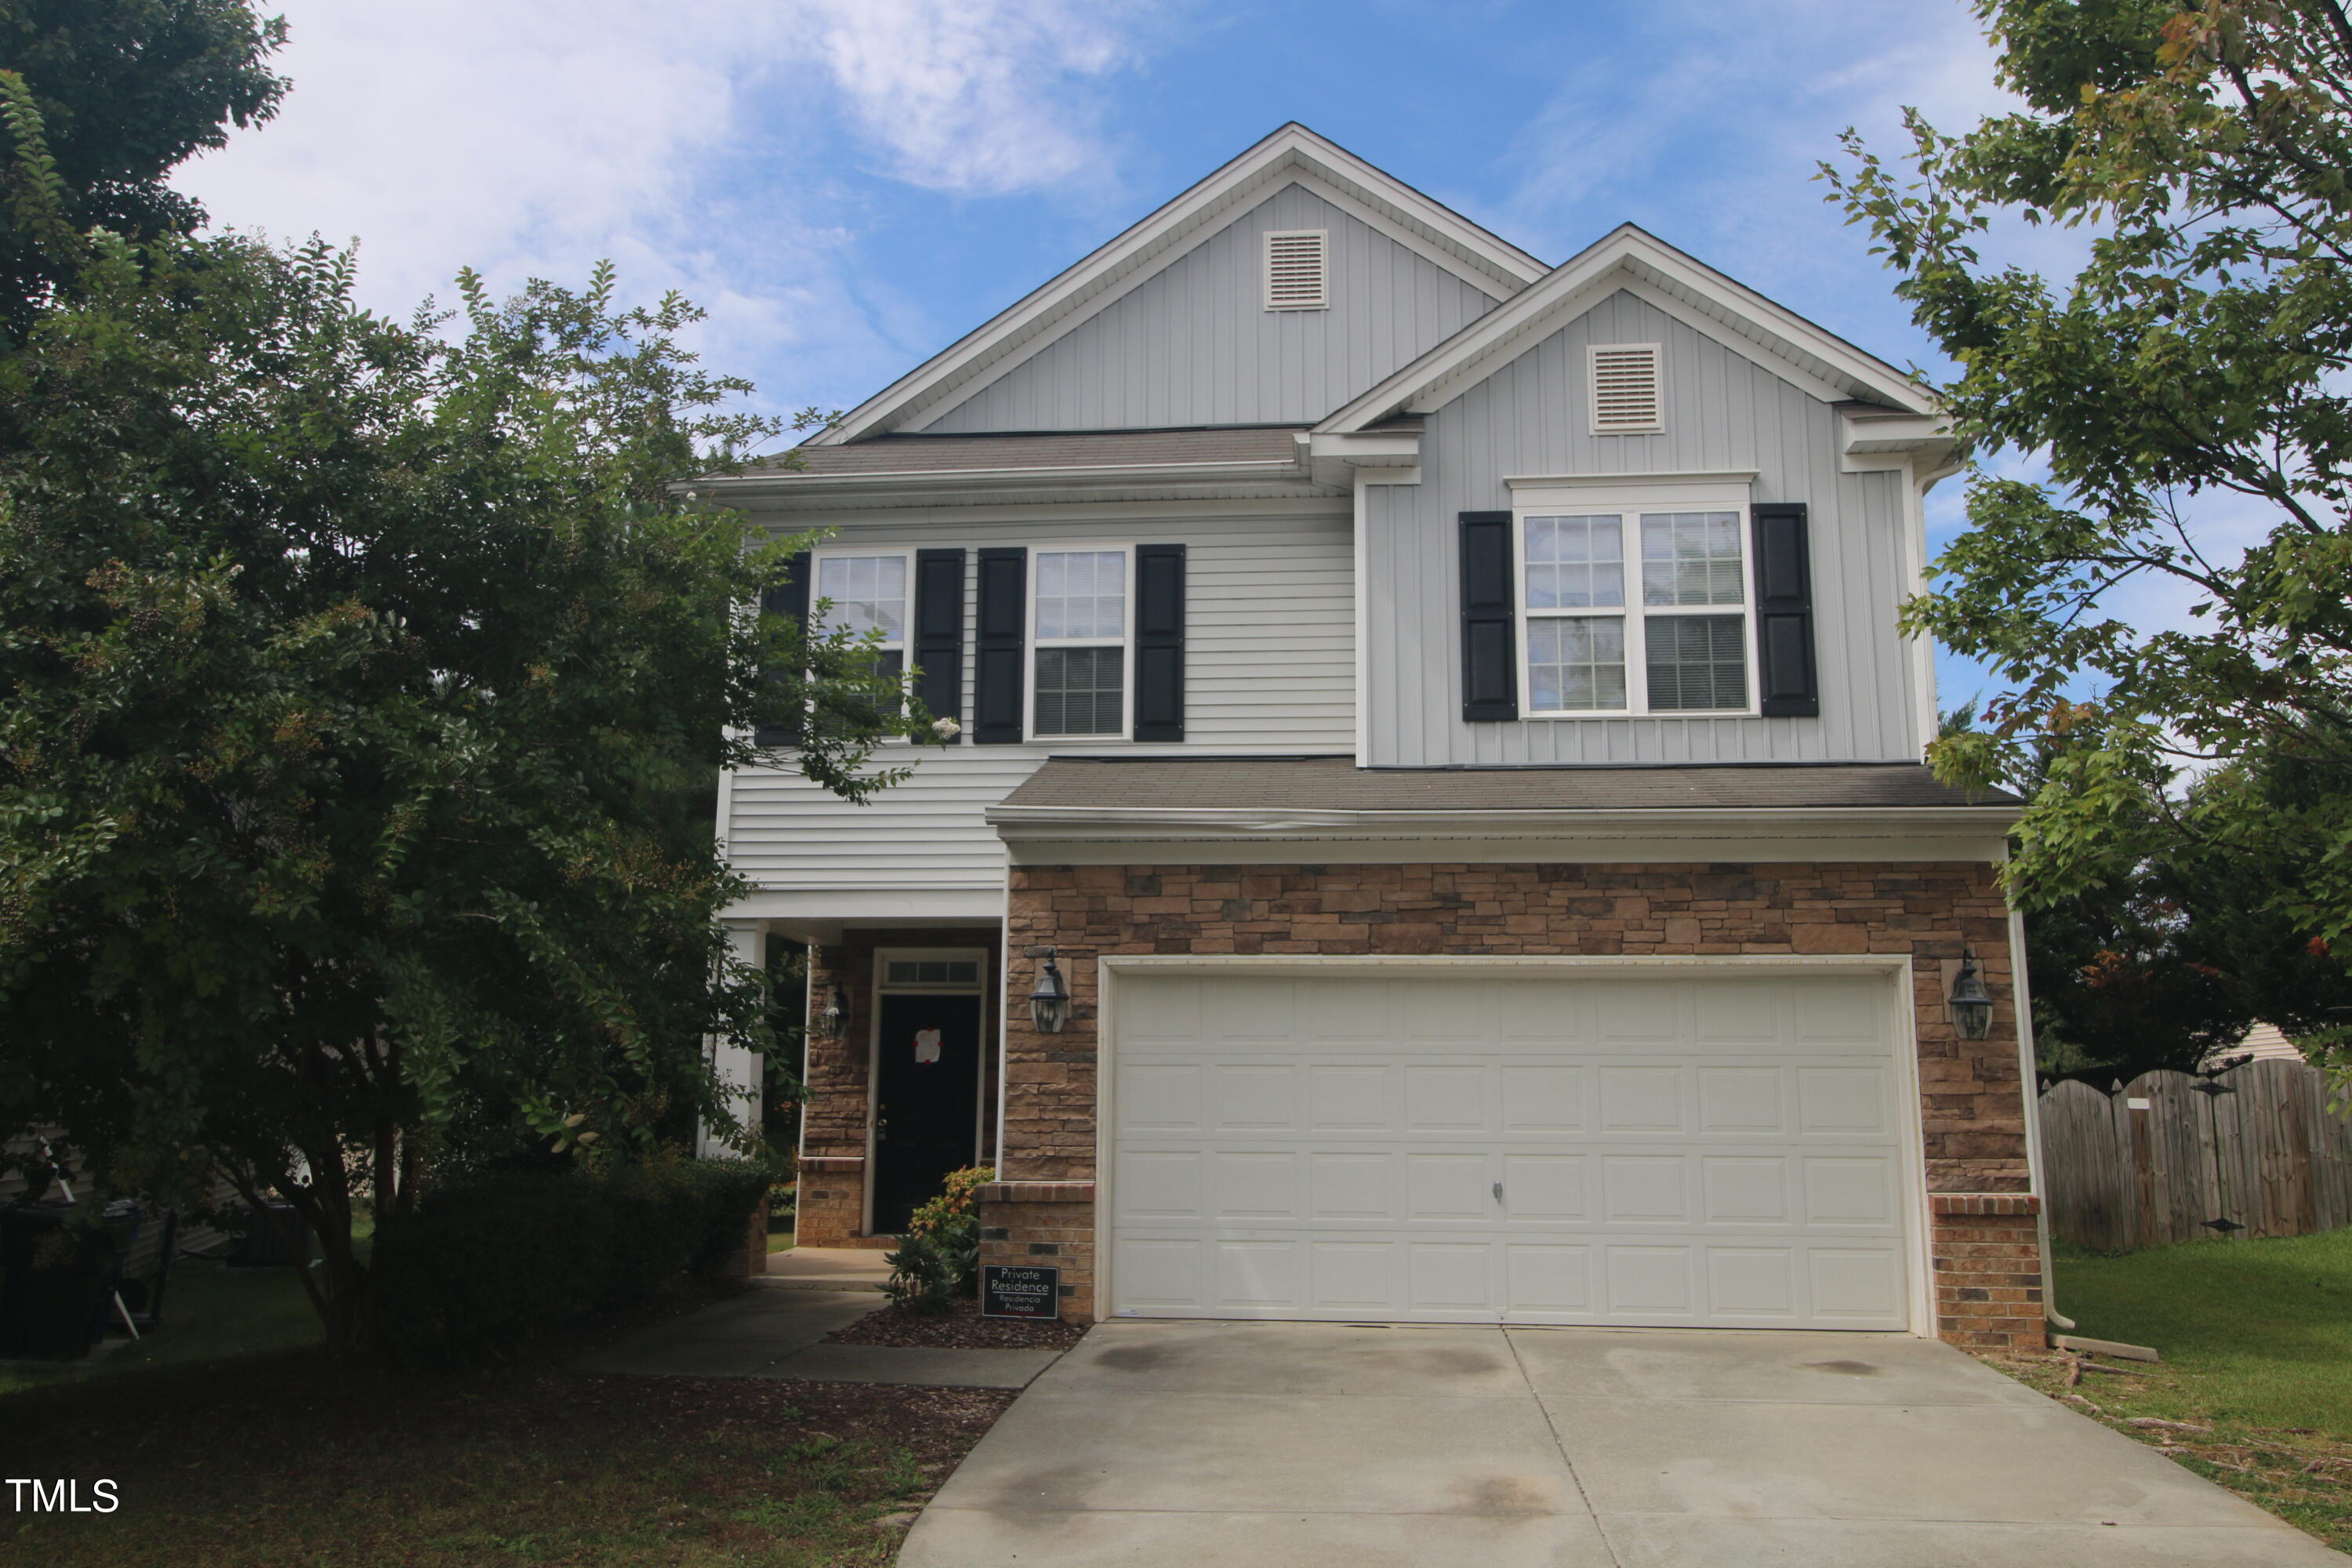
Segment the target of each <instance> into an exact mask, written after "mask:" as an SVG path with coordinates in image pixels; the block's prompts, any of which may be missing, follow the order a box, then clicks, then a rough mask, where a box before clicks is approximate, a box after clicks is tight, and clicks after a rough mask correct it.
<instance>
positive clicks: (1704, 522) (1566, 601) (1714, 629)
mask: <svg viewBox="0 0 2352 1568" xmlns="http://www.w3.org/2000/svg"><path fill="white" fill-rule="evenodd" d="M1745 524H1746V514H1745V510H1744V509H1740V510H1689V511H1634V510H1598V509H1596V510H1592V511H1590V512H1581V513H1574V514H1566V513H1544V514H1523V515H1522V516H1521V517H1520V519H1519V610H1520V616H1521V618H1522V620H1523V622H1524V623H1525V637H1523V639H1522V641H1521V645H1520V646H1522V647H1525V648H1526V649H1527V661H1526V668H1525V679H1526V688H1525V698H1524V710H1525V711H1527V712H1528V713H1529V714H1563V715H1564V714H1610V713H1625V714H1633V713H1745V712H1748V711H1750V710H1751V709H1750V703H1749V698H1748V688H1749V685H1750V682H1749V680H1748V640H1749V639H1748V605H1749V586H1748V562H1747V559H1746V554H1745V552H1744V550H1743V549H1742V544H1741V542H1742V539H1743V537H1744V535H1745V532H1746V528H1745ZM1629 590H1630V591H1629Z"/></svg>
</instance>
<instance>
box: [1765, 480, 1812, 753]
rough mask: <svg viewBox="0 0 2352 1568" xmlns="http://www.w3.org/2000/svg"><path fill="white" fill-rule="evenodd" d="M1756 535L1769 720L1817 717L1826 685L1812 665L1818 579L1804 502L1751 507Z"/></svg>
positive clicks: (1773, 502) (1766, 709)
mask: <svg viewBox="0 0 2352 1568" xmlns="http://www.w3.org/2000/svg"><path fill="white" fill-rule="evenodd" d="M1752 511H1753V513H1754V517H1755V533H1756V689H1757V690H1758V692H1759V693H1760V694H1761V695H1762V697H1763V700H1764V701H1763V710H1762V711H1763V714H1764V717H1766V718H1767V719H1817V718H1819V717H1821V711H1822V689H1821V679H1820V676H1819V673H1818V671H1816V670H1815V668H1814V667H1813V583H1812V571H1811V563H1810V562H1809V561H1808V559H1807V552H1806V548H1805V503H1804V502H1802V501H1767V502H1762V503H1759V504H1758V505H1757V506H1756V507H1754V508H1753V509H1752Z"/></svg>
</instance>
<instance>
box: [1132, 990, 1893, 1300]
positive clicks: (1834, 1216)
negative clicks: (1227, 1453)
mask: <svg viewBox="0 0 2352 1568" xmlns="http://www.w3.org/2000/svg"><path fill="white" fill-rule="evenodd" d="M1555 973H1557V972H1555ZM1889 992H1890V987H1889V986H1888V984H1886V981H1885V979H1884V978H1883V977H1873V976H1868V975H1788V974H1779V975H1769V976H1768V975H1763V974H1748V975H1731V976H1727V977H1723V978H1693V977H1688V976H1682V977H1674V978H1667V977H1659V978H1641V977H1636V978H1628V977H1624V976H1622V974H1621V975H1615V976H1611V977H1605V978H1603V977H1592V978H1579V977H1566V978H1559V977H1547V978H1523V977H1514V976H1501V975H1493V974H1486V975H1481V976H1479V977H1475V978H1471V977H1465V978H1460V979H1449V978H1429V977H1417V978H1382V977H1379V976H1377V975H1375V974H1372V973H1365V972H1362V971H1356V972H1352V973H1340V972H1335V973H1332V974H1330V975H1329V976H1328V977H1323V976H1321V975H1317V976H1314V977H1307V976H1303V975H1297V974H1294V975H1291V976H1288V977H1278V976H1274V975H1247V974H1235V973H1202V972H1192V973H1150V972H1138V973H1130V974H1124V975H1121V976H1119V977H1118V980H1117V990H1116V997H1115V1007H1114V1016H1113V1027H1114V1030H1115V1040H1114V1047H1113V1051H1112V1079H1111V1084H1110V1103H1109V1105H1108V1112H1109V1118H1110V1126H1111V1144H1112V1146H1111V1150H1110V1155H1111V1159H1110V1192H1109V1194H1108V1200H1109V1207H1110V1227H1111V1236H1110V1248H1111V1257H1110V1270H1109V1279H1108V1282H1107V1283H1108V1287H1109V1291H1110V1309H1111V1311H1112V1313H1113V1314H1114V1315H1117V1316H1123V1317H1199V1318H1283V1319H1321V1320H1328V1321H1408V1322H1496V1321H1503V1322H1521V1323H1615V1324H1681V1325H1686V1326H1716V1327H1724V1328H1811V1329H1820V1328H1851V1329H1881V1330H1885V1329H1902V1328H1905V1327H1907V1326H1908V1325H1909V1322H1910V1316H1911V1314H1910V1301H1911V1295H1912V1291H1911V1280H1910V1273H1911V1261H1910V1260H1911V1258H1912V1254H1913V1247H1914V1245H1915V1244H1914V1242H1913V1241H1912V1240H1911V1239H1910V1236H1909V1233H1910V1231H1911V1229H1912V1223H1913V1222H1912V1221H1911V1217H1910V1216H1911V1214H1912V1211H1913V1209H1914V1207H1915V1205H1916V1202H1917V1200H1916V1198H1914V1197H1913V1196H1911V1195H1910V1194H1911V1190H1912V1189H1911V1184H1910V1183H1909V1181H1908V1180H1906V1170H1907V1168H1908V1167H1907V1156H1906V1149H1905V1142H1906V1141H1905V1138H1904V1136H1903V1132H1902V1126H1903V1123H1902V1121H1901V1118H1900V1116H1899V1114H1898V1105H1899V1102H1900V1100H1901V1099H1902V1098H1903V1097H1902V1095H1901V1081H1900V1078H1899V1074H1898V1068H1897V1061H1898V1058H1897V1057H1896V1055H1895V1040H1896V1039H1897V1038H1898V1037H1899V1036H1898V1033H1897V1031H1896V1029H1895V1020H1894V1018H1893V1017H1892V1016H1891V1015H1892V1013H1893V1007H1892V1005H1891V999H1890V995H1889Z"/></svg>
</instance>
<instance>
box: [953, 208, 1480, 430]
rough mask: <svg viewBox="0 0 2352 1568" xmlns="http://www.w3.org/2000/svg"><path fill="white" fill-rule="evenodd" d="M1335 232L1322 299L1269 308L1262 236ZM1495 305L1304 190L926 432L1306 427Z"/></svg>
mask: <svg viewBox="0 0 2352 1568" xmlns="http://www.w3.org/2000/svg"><path fill="white" fill-rule="evenodd" d="M1284 228H1321V229H1328V230H1329V231H1330V241H1329V247H1328V257H1329V261H1328V266H1329V268H1330V271H1329V279H1330V295H1329V298H1330V301H1331V308H1330V309H1328V310H1266V309H1265V241H1264V240H1263V239H1262V238H1261V236H1262V235H1264V234H1265V231H1266V230H1268V229H1284ZM1495 303H1496V301H1495V300H1494V299H1493V298H1491V297H1490V296H1488V295H1487V294H1486V293H1484V292H1482V291H1481V290H1479V289H1475V288H1474V287H1472V286H1471V285H1470V284H1468V283H1466V282H1465V281H1464V280H1463V279H1460V278H1457V277H1456V276H1454V274H1453V273H1452V272H1450V271H1448V270H1446V269H1445V268H1443V267H1440V266H1438V265H1437V264H1436V263H1435V262H1433V261H1430V260H1428V259H1426V258H1423V257H1422V256H1420V255H1418V254H1416V253H1415V252H1413V251H1412V250H1411V249H1409V248H1408V247H1405V246H1402V245H1400V244H1398V243H1397V242H1396V241H1395V240H1393V239H1391V238H1390V237H1388V236H1386V235H1384V234H1382V233H1381V232H1380V231H1379V230H1377V229H1375V228H1372V227H1371V226H1369V225H1367V224H1365V223H1364V222H1362V221H1361V220H1360V219H1359V218H1356V217H1353V216H1349V214H1347V213H1345V212H1342V211H1341V210H1339V208H1337V207H1335V206H1333V205H1331V204H1330V203H1328V202H1327V201H1325V200H1324V199H1323V198H1322V197H1320V196H1318V195H1315V194H1314V193H1312V192H1310V191H1307V190H1306V189H1304V188H1303V187H1301V186H1298V185H1295V184H1293V185H1286V186H1284V187H1283V188H1282V189H1281V190H1279V191H1276V193H1274V195H1271V196H1269V197H1267V198H1266V199H1265V201H1264V202H1262V203H1260V204H1259V205H1257V206H1255V207H1254V208H1252V209H1251V210H1250V211H1249V212H1247V213H1245V214H1244V215H1243V216H1241V217H1239V218H1236V219H1235V220H1234V222H1233V223H1232V224H1230V225H1228V226H1225V227H1224V228H1223V229H1221V230H1219V231H1218V232H1217V233H1216V234H1214V235H1213V236H1211V237H1209V238H1208V239H1206V240H1203V241H1202V243H1201V244H1200V245H1198V246H1197V247H1194V248H1193V249H1192V250H1191V251H1189V252H1187V253H1186V254H1185V255H1183V256H1181V257H1179V258H1177V259H1176V260H1175V261H1174V262H1172V263H1171V264H1170V265H1169V266H1168V267H1167V268H1164V269H1163V270H1161V271H1160V272H1159V273H1158V274H1156V275H1155V276H1154V277H1152V278H1151V279H1150V281H1148V282H1146V283H1143V284H1141V285H1140V286H1139V287H1138V288H1136V289H1134V290H1133V291H1131V292H1129V294H1127V295H1125V296H1124V297H1122V298H1120V299H1118V300H1114V301H1113V302H1112V303H1111V304H1110V305H1108V307H1106V308H1105V309H1104V310H1101V311H1100V312H1098V313H1097V314H1096V315H1094V316H1092V317H1090V318H1089V319H1087V321H1085V322H1084V323H1083V324H1082V325H1080V326H1078V327H1076V328H1075V329H1073V330H1072V331H1070V332H1068V333H1067V334H1066V335H1065V336H1063V337H1062V338H1061V339H1059V340H1058V341H1056V342H1054V343H1053V344H1052V345H1050V346H1049V347H1047V348H1045V349H1044V350H1042V351H1040V352H1039V353H1037V354H1036V355H1034V357H1032V358H1030V359H1028V360H1026V361H1024V363H1021V364H1019V365H1016V366H1014V367H1013V369H1012V370H1010V371H1008V372H1006V373H1005V374H1003V376H1000V377H999V378H998V379H996V380H995V381H993V382H992V383H990V384H988V385H986V386H984V387H982V388H981V389H980V390H979V391H978V392H976V393H974V394H973V395H971V397H969V398H967V399H965V400H964V401H963V402H962V403H961V404H959V405H956V406H954V407H952V408H950V409H948V410H947V411H945V412H944V413H942V414H940V416H938V417H937V418H935V419H932V420H930V421H929V423H928V424H927V425H925V426H923V428H925V429H927V430H931V431H980V430H1101V429H1115V428H1150V427H1154V426H1184V425H1275V424H1307V423H1311V422H1313V421H1315V420H1317V419H1320V418H1321V417H1322V416H1325V415H1326V414H1328V413H1329V412H1331V410H1333V409H1334V408H1337V407H1339V405H1341V404H1342V403H1345V402H1346V401H1347V400H1348V399H1349V398H1350V397H1352V396H1354V395H1356V394H1358V393H1360V392H1361V391H1363V389H1364V388H1366V387H1368V386H1370V385H1371V384H1373V383H1375V382H1377V381H1379V380H1380V379H1381V377H1382V376H1385V375H1387V374H1389V373H1390V372H1391V371H1393V370H1395V369H1397V368H1398V367H1399V366H1401V365H1402V364H1404V363H1407V362H1408V361H1410V360H1412V359H1413V358H1415V357H1416V356H1418V355H1420V354H1422V353H1424V352H1426V351H1427V350H1428V349H1430V348H1432V347H1433V346H1434V345H1435V344H1437V343H1438V342H1442V341H1443V340H1444V339H1446V338H1449V337H1451V336H1453V335H1454V333H1455V332H1456V331H1460V330H1461V329H1462V328H1463V327H1464V326H1465V325H1467V324H1468V323H1469V322H1470V321H1475V319H1476V318H1478V317H1479V316H1482V315H1484V314H1486V312H1487V311H1488V310H1492V309H1494V307H1495Z"/></svg>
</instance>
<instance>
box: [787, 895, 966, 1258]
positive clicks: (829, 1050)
mask: <svg viewBox="0 0 2352 1568" xmlns="http://www.w3.org/2000/svg"><path fill="white" fill-rule="evenodd" d="M877 947H979V948H985V949H987V950H988V957H987V959H986V960H985V962H984V963H983V964H982V971H983V973H986V974H987V975H988V977H989V980H988V986H989V991H990V993H991V999H992V1000H993V993H994V991H995V989H996V976H997V974H998V972H999V971H1000V969H1001V968H1002V965H1001V963H999V960H998V956H997V955H998V953H999V952H1000V945H999V939H998V934H997V932H996V931H993V930H992V929H988V928H985V927H982V928H980V929H976V930H975V929H964V928H954V929H940V930H936V931H899V930H877V931H849V932H847V933H845V935H844V936H843V938H842V940H841V941H840V942H835V943H831V944H829V945H826V946H824V947H820V948H817V949H815V950H814V952H813V955H812V958H811V962H810V964H809V1011H810V1016H811V1017H812V1018H814V1016H815V1015H816V1013H817V1011H818V1010H819V1009H821V1008H823V1006H824V998H825V997H826V995H827V994H829V993H830V992H831V991H832V988H833V986H834V984H835V982H838V983H839V984H840V985H841V988H842V990H843V992H844V993H845V994H847V996H848V998H849V1007H848V1011H847V1014H846V1016H845V1017H844V1019H843V1024H842V1031H841V1034H840V1036H839V1037H831V1036H824V1035H819V1034H817V1033H816V1032H815V1031H814V1027H812V1029H811V1031H810V1035H809V1047H808V1060H807V1064H806V1087H807V1094H808V1099H807V1100H806V1102H805V1103H804V1104H803V1106H802V1110H801V1116H802V1122H801V1163H800V1188H799V1192H798V1194H796V1201H795V1204H794V1206H793V1245H794V1246H797V1247H891V1246H895V1245H896V1244H897V1239H898V1238H897V1237H888V1236H867V1235H866V1232H865V1226H866V1122H867V1121H868V1116H867V1107H866V1087H867V1080H868V1077H869V1068H870V1065H871V1053H872V1042H873V1037H874V1036H873V1025H874V1014H873V1008H874V950H875V949H876V948H877ZM996 1029H997V1026H996V1009H995V1007H993V1006H991V1005H983V1006H982V1009H981V1057H982V1060H983V1061H985V1062H986V1063H988V1064H989V1066H988V1076H987V1078H986V1079H985V1081H984V1082H983V1083H982V1088H981V1117H982V1138H981V1147H982V1148H983V1149H987V1148H992V1147H993V1146H994V1144H995V1141H996V1137H995V1135H996V1067H995V1064H996V1060H997V1051H996Z"/></svg>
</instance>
